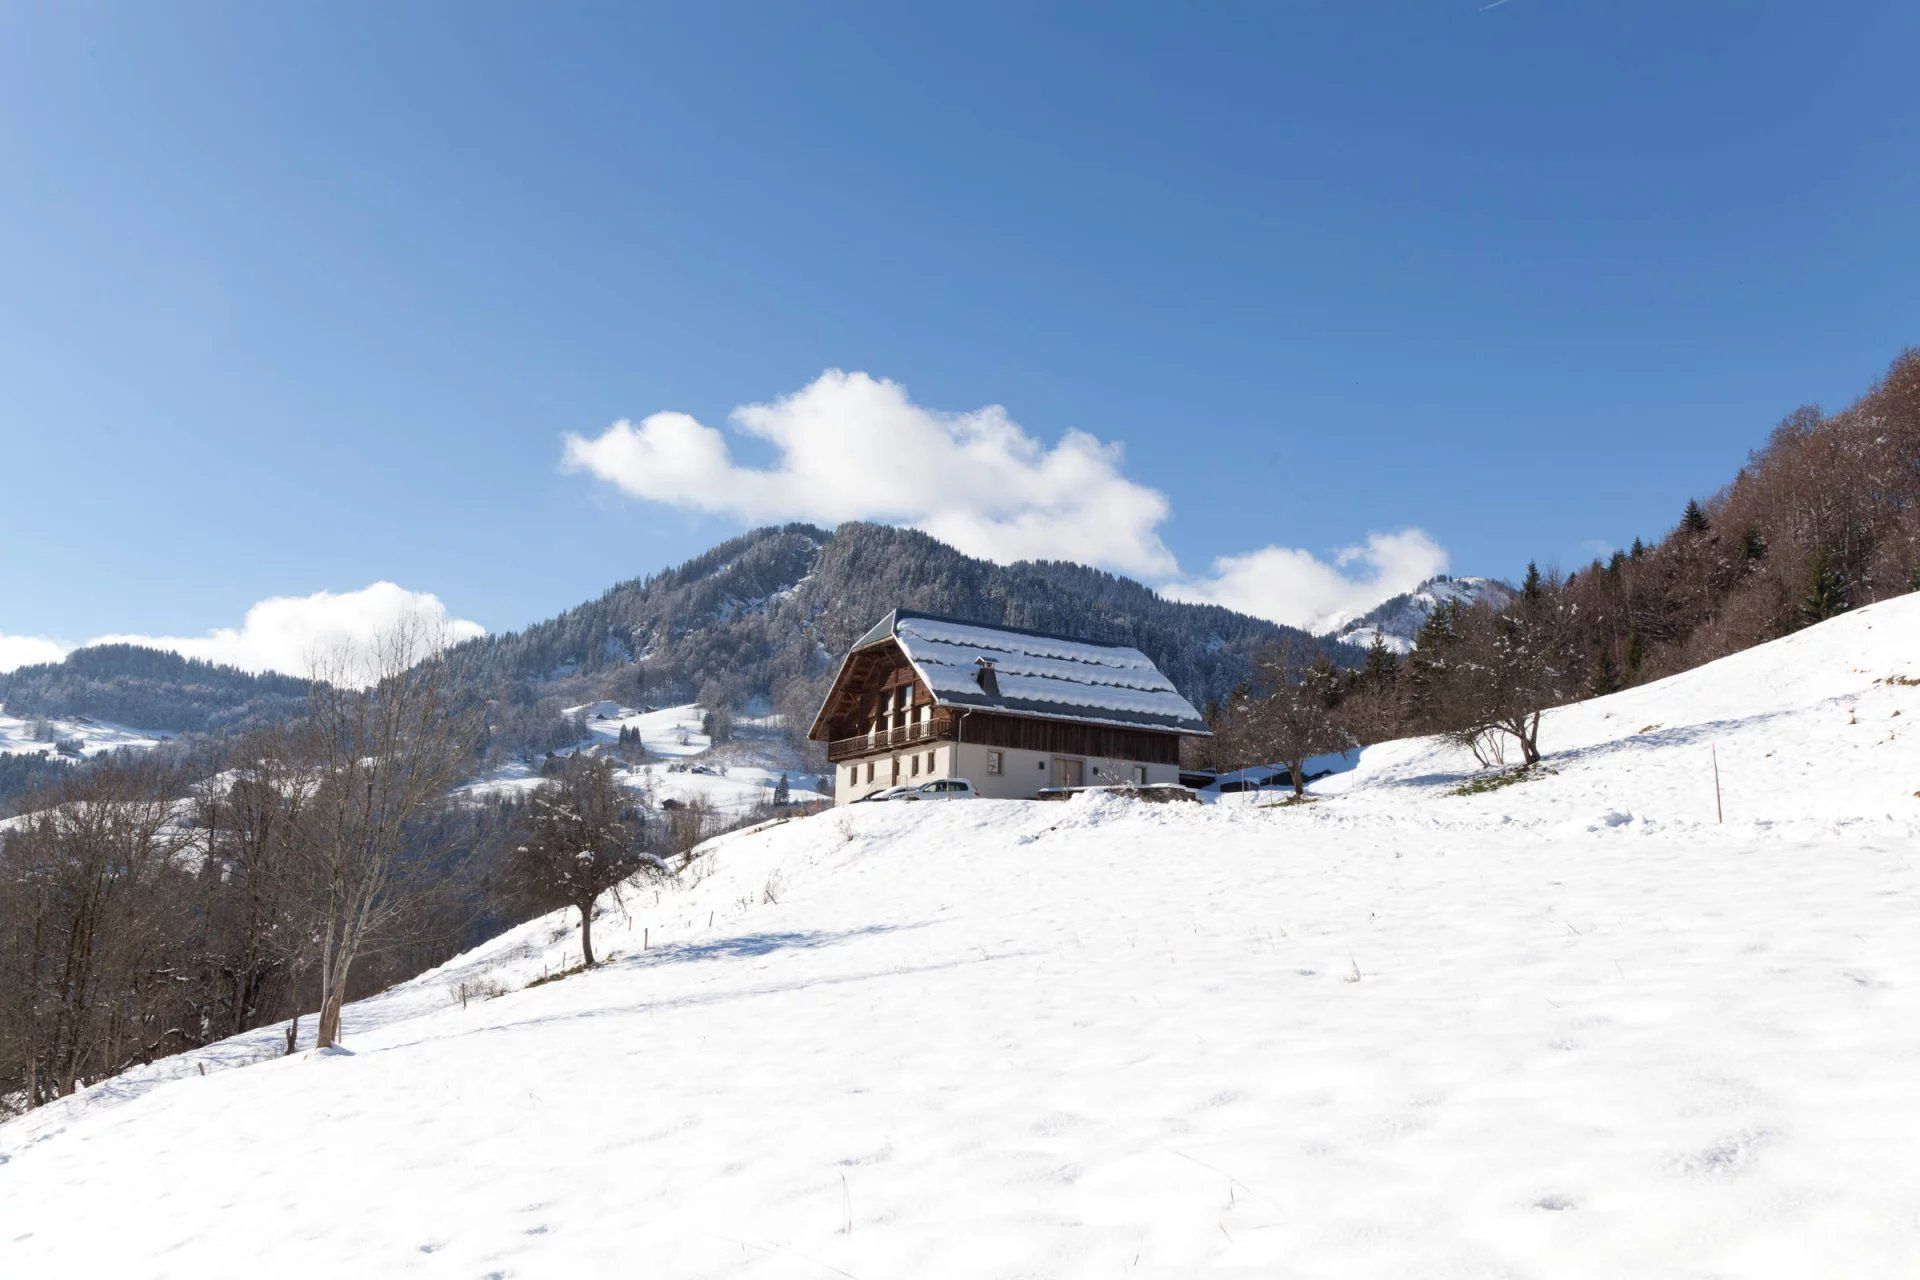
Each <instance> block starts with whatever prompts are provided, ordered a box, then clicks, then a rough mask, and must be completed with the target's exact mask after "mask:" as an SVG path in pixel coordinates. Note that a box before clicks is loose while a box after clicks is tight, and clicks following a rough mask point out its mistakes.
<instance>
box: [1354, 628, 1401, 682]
mask: <svg viewBox="0 0 1920 1280" xmlns="http://www.w3.org/2000/svg"><path fill="white" fill-rule="evenodd" d="M1399 674H1400V658H1399V656H1398V655H1396V654H1395V653H1394V651H1393V650H1391V649H1389V648H1387V638H1386V637H1385V636H1383V635H1381V634H1380V633H1379V632H1375V633H1374V636H1373V643H1372V644H1370V645H1368V646H1367V661H1366V664H1365V665H1364V666H1362V667H1361V668H1360V680H1361V683H1363V684H1365V685H1366V686H1367V687H1368V688H1369V689H1385V688H1387V687H1388V686H1390V685H1391V684H1392V683H1393V681H1394V678H1395V677H1396V676H1398V675H1399Z"/></svg>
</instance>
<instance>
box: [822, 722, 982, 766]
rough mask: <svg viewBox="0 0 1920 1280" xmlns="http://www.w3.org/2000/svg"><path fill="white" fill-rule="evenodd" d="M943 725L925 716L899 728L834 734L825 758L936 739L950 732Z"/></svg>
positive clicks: (836, 758)
mask: <svg viewBox="0 0 1920 1280" xmlns="http://www.w3.org/2000/svg"><path fill="white" fill-rule="evenodd" d="M946 727H947V726H945V725H943V724H941V723H940V722H939V721H937V720H928V721H926V722H924V723H921V724H909V725H903V726H901V727H900V728H898V729H876V730H874V731H873V732H872V733H862V734H859V735H857V736H855V737H851V738H835V739H834V740H833V741H831V742H829V743H828V744H827V759H828V760H829V761H832V762H834V763H838V762H840V761H842V760H851V759H852V758H854V757H855V756H869V755H873V754H874V753H875V752H879V751H892V750H893V749H894V748H896V747H910V746H912V745H913V744H914V743H916V742H939V741H942V740H944V739H947V738H950V737H952V736H953V735H952V734H950V733H947V732H946Z"/></svg>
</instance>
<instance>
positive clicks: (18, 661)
mask: <svg viewBox="0 0 1920 1280" xmlns="http://www.w3.org/2000/svg"><path fill="white" fill-rule="evenodd" d="M70 647H71V646H68V645H64V644H61V643H60V642H59V641H58V640H49V639H47V638H46V637H45V636H9V635H0V671H11V670H13V669H14V668H15V667H30V666H33V665H34V664H35V663H40V662H58V661H60V659H62V658H64V657H66V656H67V650H68V648H70Z"/></svg>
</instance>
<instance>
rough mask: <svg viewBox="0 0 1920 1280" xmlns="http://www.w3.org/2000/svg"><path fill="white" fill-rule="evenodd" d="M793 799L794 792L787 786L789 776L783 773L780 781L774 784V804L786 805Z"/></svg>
mask: <svg viewBox="0 0 1920 1280" xmlns="http://www.w3.org/2000/svg"><path fill="white" fill-rule="evenodd" d="M792 799H793V790H792V788H790V787H789V786H788V785H787V775H786V774H784V773H783V774H781V775H780V781H779V782H777V783H775V784H774V787H773V802H774V803H775V804H776V805H784V804H787V803H788V802H789V801H791V800H792Z"/></svg>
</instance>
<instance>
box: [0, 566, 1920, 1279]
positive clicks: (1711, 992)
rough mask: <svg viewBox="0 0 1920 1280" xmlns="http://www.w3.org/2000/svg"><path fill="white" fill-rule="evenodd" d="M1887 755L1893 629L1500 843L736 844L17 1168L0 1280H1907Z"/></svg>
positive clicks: (1902, 739)
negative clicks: (116, 1279)
mask: <svg viewBox="0 0 1920 1280" xmlns="http://www.w3.org/2000/svg"><path fill="white" fill-rule="evenodd" d="M1907 681H1912V682H1913V683H1906V682H1907ZM1916 722H1920V597H1909V598H1907V599H1904V600H1899V601H1894V602H1890V603H1888V604H1883V605H1878V606H1875V607H1873V608H1871V609H1866V610H1861V611H1860V612H1858V613H1856V614H1853V615H1849V616H1847V617H1844V618H1841V619H1838V620H1836V621H1834V622H1831V623H1827V624H1824V625H1823V626H1821V627H1819V628H1816V629H1814V630H1812V631H1809V632H1805V633H1802V634H1801V635H1798V636H1795V637H1792V638H1790V639H1788V640H1785V641H1782V642H1779V643H1777V644H1774V645H1770V646H1767V647H1765V648H1764V649H1761V650H1756V651H1753V652H1750V653H1747V654H1743V655H1739V656H1737V657H1735V658H1732V659H1729V660H1728V661H1726V662H1723V663H1719V664H1715V665H1714V666H1712V667H1708V668H1704V669H1702V670H1700V671H1696V672H1692V673H1689V674H1687V675H1684V676H1680V677H1676V678H1675V679H1673V680H1670V681H1666V682H1663V683H1662V684H1660V685H1655V686H1649V687H1647V688H1643V689H1638V690H1634V691H1631V692H1629V693H1625V694H1620V695H1616V696H1615V697H1613V698H1608V699H1602V700H1598V701H1596V702H1593V703H1588V704H1584V705H1581V706H1578V707H1572V708H1567V709H1565V710H1563V711H1560V712H1555V713H1552V714H1550V715H1549V717H1548V719H1547V723H1546V726H1545V728H1544V730H1543V734H1542V746H1543V748H1544V749H1545V750H1546V751H1547V752H1548V764H1549V765H1550V766H1551V767H1553V768H1554V769H1556V770H1557V771H1558V772H1557V773H1554V774H1551V775H1546V776H1541V777H1538V778H1534V779H1531V780H1528V781H1526V782H1523V783H1520V784H1518V785H1515V786H1512V787H1508V788H1505V789H1502V790H1498V791H1493V792H1489V793H1486V794H1481V795H1474V796H1457V795H1452V794H1449V792H1450V791H1451V790H1452V788H1454V787H1455V786H1457V785H1458V784H1459V783H1460V782H1461V781H1462V780H1464V779H1465V778H1467V777H1469V776H1471V772H1472V771H1471V761H1470V760H1466V759H1464V758H1463V757H1461V756H1460V755H1459V754H1457V753H1455V752H1453V751H1452V750H1451V749H1449V748H1446V747H1443V746H1440V745H1437V744H1434V743H1431V742H1404V743H1390V744H1385V745H1384V746H1382V747H1379V748H1373V749H1369V750H1368V751H1367V752H1364V753H1362V755H1361V756H1360V759H1359V761H1358V763H1357V765H1356V766H1355V767H1354V768H1352V769H1350V770H1349V771H1347V772H1345V773H1342V774H1339V775H1336V776H1335V777H1332V778H1328V779H1326V780H1324V781H1323V782H1322V783H1320V784H1318V785H1317V786H1316V787H1315V789H1314V790H1315V791H1316V793H1319V794H1320V795H1321V796H1322V798H1321V799H1320V800H1319V801H1317V802H1316V803H1313V804H1309V805H1306V806H1301V807H1290V808H1262V807H1258V804H1257V803H1256V802H1257V800H1258V799H1259V798H1258V797H1255V796H1246V797H1228V798H1226V799H1224V800H1223V801H1221V802H1220V803H1218V804H1215V805H1161V806H1145V805H1137V804H1132V803H1129V802H1126V801H1123V800H1117V799H1114V798H1111V797H1105V796H1088V797H1083V798H1080V799H1078V800H1076V801H1074V802H1072V803H1069V804H1052V805H1048V804H1027V803H1019V802H991V801H971V802H959V803H952V804H923V805H861V806H856V807H853V808H851V809H848V810H844V811H841V812H837V813H828V814H823V815H820V816H817V817H813V818H806V819H800V820H796V821H792V822H788V823H784V824H780V825H776V826H772V827H770V828H767V829H765V830H761V831H757V832H751V833H739V834H736V835H733V836H729V837H723V838H721V839H720V840H718V841H715V842H714V843H713V844H712V845H711V846H710V847H709V849H708V851H707V853H706V854H705V855H704V856H703V857H701V858H700V859H699V860H698V861H697V862H696V863H695V869H694V870H693V871H691V872H689V873H687V874H686V875H684V876H683V877H682V879H681V881H680V882H677V883H675V884H673V885H670V886H667V887H663V888H661V889H659V890H657V891H656V890H655V889H653V888H647V889H645V890H643V891H640V892H638V893H634V894H630V895H629V899H628V906H629V909H630V914H627V915H624V916H623V915H622V913H621V912H619V911H617V910H612V909H609V911H608V912H607V914H606V915H605V916H604V917H603V919H602V922H601V924H600V925H599V926H598V927H597V928H596V941H597V942H598V943H599V946H600V949H601V951H602V953H603V954H606V953H607V952H608V951H609V950H610V951H612V952H613V953H614V958H613V959H612V961H611V962H610V963H608V964H607V965H605V966H604V967H603V968H602V969H600V970H598V971H596V972H594V973H591V974H586V975H577V976H573V977H569V978H566V979H565V980H563V981H560V982H556V983H551V984H548V985H544V986H541V987H538V988H535V989H522V988H524V987H525V985H526V983H528V982H529V981H531V980H532V979H535V978H538V977H540V976H542V974H544V973H551V972H554V971H556V970H558V969H560V968H562V967H564V966H565V965H567V964H569V963H571V962H572V961H573V960H574V959H575V958H576V957H577V955H578V951H577V922H576V920H575V919H574V918H573V917H572V916H571V915H564V916H555V917H550V918H548V919H546V920H541V921H536V922H534V923H532V924H530V925H528V926H525V927H523V928H521V929H519V930H516V931H514V932H512V933H509V934H507V935H505V936H503V937H502V938H499V939H496V940H495V941H494V942H492V943H490V944H488V945H487V946H485V947H482V948H480V949H479V950H477V951H475V952H473V953H470V954H469V955H467V956H464V957H461V958H459V959H458V960H456V961H454V962H452V963H451V964H449V965H447V966H445V967H444V968H443V969H442V970H440V971H437V972H435V973H432V974H428V975H426V976H424V977H422V978H420V979H418V980H416V981H414V982H411V983H408V984H405V985H403V986H401V987H398V988H396V989H394V990H393V991H390V992H388V993H386V994H384V995H382V996H379V997H376V998H374V999H371V1000H367V1001H363V1002H361V1003H360V1004H357V1005H354V1006H351V1007H350V1008H349V1009H348V1011H347V1016H346V1042H347V1046H348V1048H349V1049H350V1050H351V1053H349V1054H340V1055H329V1056H324V1057H315V1056H313V1055H310V1054H302V1055H298V1056H295V1057H292V1058H275V1057H273V1056H272V1054H273V1042H274V1040H275V1039H276V1038H277V1037H278V1035H279V1033H278V1031H277V1030H275V1029H271V1028H269V1029H266V1030H263V1031H261V1032H256V1033H252V1034H251V1035H248V1036H243V1037H240V1038H238V1039H236V1040H234V1041H229V1042H226V1043H225V1044H222V1045H218V1046H215V1047H213V1048H212V1049H209V1050H207V1051H204V1052H202V1053H198V1054H194V1055H187V1056H184V1057H182V1058H176V1059H170V1060H168V1061H166V1062H163V1063H161V1064H159V1065H157V1066H156V1067H153V1068H149V1069H146V1070H143V1071H138V1072H134V1073H130V1074H129V1075H128V1076H125V1077H122V1078H120V1079H118V1080H115V1081H110V1082H107V1083H106V1084H104V1085H101V1086H97V1087H96V1088H95V1089H93V1090H91V1091H89V1092H88V1093H86V1094H83V1095H81V1096H80V1097H78V1098H76V1099H73V1100H71V1101H69V1102H68V1103H65V1104H61V1105H58V1106H53V1107H48V1108H45V1109H43V1110H41V1111H39V1112H35V1113H33V1114H31V1115H29V1116H26V1117H24V1118H22V1119H20V1120H16V1121H14V1122H12V1123H10V1124H8V1125H5V1126H0V1275H7V1276H11V1275H41V1274H79V1275H94V1274H127V1275H141V1276H146V1275H156V1276H181V1277H195V1278H201V1277H222V1276H239V1275H259V1274H294V1275H305V1274H317V1273H319V1272H323V1271H325V1272H332V1273H345V1274H364V1275H418V1276H483V1275H503V1276H505V1275H512V1276H563V1277H578V1276H589V1275H591V1276H599V1275H646V1276H662V1277H676V1278H678V1277H703V1276H735V1275H744V1276H759V1277H806V1278H819V1277H855V1278H856V1280H881V1278H883V1277H908V1276H911V1277H947V1276H951V1277H997V1276H1006V1277H1014V1276H1033V1277H1080V1276H1089V1277H1091V1276H1119V1277H1125V1276H1185V1275H1191V1274H1195V1273H1202V1272H1212V1271H1216V1270H1217V1271H1221V1272H1224V1273H1227V1274H1246V1275H1259V1276H1289V1277H1291V1276H1298V1277H1407V1276H1421V1277H1480V1276H1486V1277H1496V1276H1498V1277H1620V1276H1673V1277H1683V1276H1684V1277H1735V1276H1739V1277H1747V1276H1766V1277H1783V1278H1784V1277H1795V1278H1796V1280H1797V1278H1802V1277H1814V1276H1820V1277H1824V1276H1832V1277H1841V1276H1846V1277H1862V1276H1874V1277H1878V1276H1907V1275H1913V1274H1914V1273H1915V1260H1916V1259H1917V1258H1920V1208H1916V1203H1917V1202H1916V1199H1915V1193H1914V1189H1915V1187H1916V1186H1920V1088H1916V1085H1915V1081H1916V1080H1917V1079H1920V870H1917V869H1916V854H1920V796H1916V795H1915V792H1916V791H1920V731H1916V730H1915V727H1914V726H1915V724H1916ZM1710 744H1711V746H1712V749H1713V750H1712V754H1711V755H1710V754H1709V746H1710ZM1714 757H1717V759H1718V762H1719V766H1720V770H1721V777H1722V790H1723V801H1724V808H1725V812H1726V820H1725V821H1724V822H1719V821H1716V818H1715V812H1714V799H1713V784H1712V774H1711V761H1712V758H1714ZM656 894H657V896H656ZM462 983H464V984H466V988H467V990H468V992H469V994H470V996H472V998H470V999H469V1001H468V1003H467V1004H466V1005H465V1007H462V1006H461V1004H460V1003H459V1001H458V999H457V992H458V990H459V988H460V986H461V984H462ZM496 988H497V989H500V990H503V991H505V992H506V993H505V994H502V995H500V996H498V998H486V997H485V996H484V995H473V993H475V992H485V991H488V990H492V989H496ZM248 1064H252V1065H248ZM203 1067H204V1069H205V1072H206V1074H204V1075H202V1074H201V1072H202V1069H203ZM236 1068H238V1069H236Z"/></svg>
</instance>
